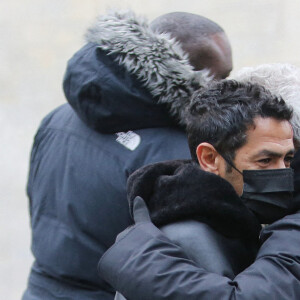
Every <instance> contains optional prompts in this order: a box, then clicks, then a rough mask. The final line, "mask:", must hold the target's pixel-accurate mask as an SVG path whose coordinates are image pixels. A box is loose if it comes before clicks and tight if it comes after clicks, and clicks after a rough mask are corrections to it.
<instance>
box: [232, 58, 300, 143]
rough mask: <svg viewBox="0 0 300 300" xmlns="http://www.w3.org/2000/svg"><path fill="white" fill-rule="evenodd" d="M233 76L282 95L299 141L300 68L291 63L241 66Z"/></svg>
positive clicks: (276, 94)
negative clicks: (288, 107) (290, 113)
mask: <svg viewBox="0 0 300 300" xmlns="http://www.w3.org/2000/svg"><path fill="white" fill-rule="evenodd" d="M233 78H234V79H235V80H237V81H240V82H250V83H256V84H259V85H262V86H263V87H265V88H266V89H268V90H269V91H270V92H271V93H272V94H273V95H274V96H277V97H278V96H280V97H282V98H283V100H284V101H285V102H286V103H287V104H288V105H289V106H290V107H291V108H292V109H293V117H292V119H291V125H292V126H293V130H294V138H295V139H296V140H297V142H298V143H299V142H300V68H298V67H296V66H294V65H291V64H280V63H276V64H263V65H259V66H256V67H247V68H242V69H241V70H240V71H238V72H237V73H236V74H235V75H234V76H233Z"/></svg>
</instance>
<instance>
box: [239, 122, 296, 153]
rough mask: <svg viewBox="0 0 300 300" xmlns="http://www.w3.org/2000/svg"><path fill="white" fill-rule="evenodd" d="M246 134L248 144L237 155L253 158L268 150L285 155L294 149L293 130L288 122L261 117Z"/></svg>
mask: <svg viewBox="0 0 300 300" xmlns="http://www.w3.org/2000/svg"><path fill="white" fill-rule="evenodd" d="M246 134H247V142H246V144H245V145H244V146H242V147H241V148H240V149H239V150H238V151H237V154H238V153H239V154H240V155H248V156H251V155H255V154H256V153H258V152H260V151H263V150H267V151H272V152H276V153H279V154H282V155H285V154H286V153H287V152H289V151H291V150H293V149H294V143H293V130H292V127H291V125H290V123H289V122H288V121H280V120H276V119H273V118H261V117H259V118H256V119H254V126H253V127H251V128H249V129H248V130H247V132H246Z"/></svg>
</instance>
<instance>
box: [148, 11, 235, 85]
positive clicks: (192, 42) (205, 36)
mask: <svg viewBox="0 0 300 300" xmlns="http://www.w3.org/2000/svg"><path fill="white" fill-rule="evenodd" d="M150 26H151V28H152V29H153V30H154V31H155V32H158V33H169V34H170V35H171V36H172V37H173V38H175V39H176V40H177V41H178V42H180V44H181V46H182V49H183V50H184V51H185V52H186V53H187V54H188V56H189V61H190V64H191V65H192V66H193V67H194V69H195V70H196V71H198V70H202V69H208V70H209V71H210V74H211V75H213V77H214V78H215V79H223V78H226V77H227V76H228V75H229V74H230V72H231V70H232V54H231V47H230V44H229V41H228V38H227V36H226V34H225V32H224V30H223V29H222V28H221V27H220V26H219V25H218V24H216V23H215V22H213V21H211V20H209V19H207V18H205V17H202V16H199V15H195V14H191V13H185V12H174V13H169V14H165V15H162V16H160V17H158V18H156V19H155V20H154V21H152V22H151V24H150Z"/></svg>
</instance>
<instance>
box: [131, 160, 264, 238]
mask: <svg viewBox="0 0 300 300" xmlns="http://www.w3.org/2000/svg"><path fill="white" fill-rule="evenodd" d="M136 196H141V197H142V198H144V200H145V202H146V203H147V206H148V208H149V211H150V215H151V219H152V221H153V222H154V224H156V225H157V226H162V225H165V224H169V223H172V222H176V221H178V220H183V219H196V220H199V221H203V222H205V223H208V224H209V225H211V226H212V227H213V228H214V229H215V230H217V231H219V232H221V233H222V234H225V235H226V236H229V237H234V238H245V239H257V238H258V235H259V231H260V229H261V227H260V224H259V223H258V221H257V220H256V218H255V217H254V215H253V214H252V213H251V212H250V211H249V210H248V209H247V207H246V206H245V205H244V204H243V203H242V201H241V199H240V198H239V196H238V195H237V194H236V192H235V190H234V189H233V187H232V185H231V184H229V183H228V182H227V181H226V180H224V179H222V178H221V177H219V176H216V175H214V174H211V173H208V172H205V171H202V170H201V169H200V167H199V165H197V164H195V163H193V162H191V161H188V160H185V161H183V160H181V161H179V160H177V161H169V162H162V163H156V164H153V165H149V166H146V167H143V168H141V169H139V170H137V171H136V172H134V173H133V174H132V175H131V176H130V177H129V180H128V199H129V204H130V209H131V211H132V204H133V200H134V198H135V197H136Z"/></svg>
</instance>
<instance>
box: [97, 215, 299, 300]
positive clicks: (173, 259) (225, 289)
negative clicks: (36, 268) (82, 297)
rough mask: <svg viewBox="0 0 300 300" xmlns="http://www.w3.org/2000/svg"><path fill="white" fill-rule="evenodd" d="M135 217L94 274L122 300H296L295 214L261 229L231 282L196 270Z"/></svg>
mask: <svg viewBox="0 0 300 300" xmlns="http://www.w3.org/2000/svg"><path fill="white" fill-rule="evenodd" d="M140 215H143V213H141V212H139V216H140ZM139 219H140V220H139V221H138V222H136V225H135V226H133V227H131V228H130V229H128V230H127V231H126V232H124V233H123V234H122V235H121V236H120V238H119V239H118V241H117V242H116V244H115V245H114V246H113V247H112V248H110V249H109V250H108V251H107V252H106V253H105V255H104V256H103V257H102V259H101V261H100V263H99V271H100V275H101V276H102V277H103V279H105V280H106V281H108V282H109V283H110V284H111V285H112V286H113V287H114V288H115V289H116V290H118V291H119V292H121V293H122V294H123V295H124V296H125V297H126V299H130V300H135V299H136V300H141V299H143V300H148V299H149V300H150V299H151V300H156V299H157V300H159V299H172V300H177V299H178V300H182V299H189V300H193V299H195V300H196V299H197V300H199V299H201V300H202V299H209V300H212V299H249V300H250V299H251V300H253V299H280V300H282V299H300V250H299V249H300V212H299V213H297V214H294V215H291V216H287V217H285V218H284V219H282V220H279V221H277V222H275V223H274V224H272V225H270V226H268V227H265V228H264V229H263V231H262V234H261V237H260V239H261V242H262V246H261V248H260V250H259V253H258V255H257V258H256V260H255V262H254V263H253V264H252V265H251V266H250V267H249V268H247V269H246V270H245V271H243V272H242V273H240V274H239V275H238V276H236V277H235V278H234V279H233V280H231V279H229V278H227V277H224V276H222V275H218V274H215V273H211V272H208V271H206V270H205V269H204V268H200V267H197V266H196V265H195V264H194V263H193V262H192V261H191V260H189V259H188V258H187V257H186V255H185V254H184V252H183V251H182V249H181V248H180V247H178V246H176V245H174V244H173V243H172V242H171V241H170V240H169V239H168V238H167V237H166V236H165V235H164V234H163V233H162V232H161V231H160V230H158V229H157V228H156V227H155V226H154V225H153V224H152V223H151V222H150V221H149V219H143V217H142V218H140V217H139Z"/></svg>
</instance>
